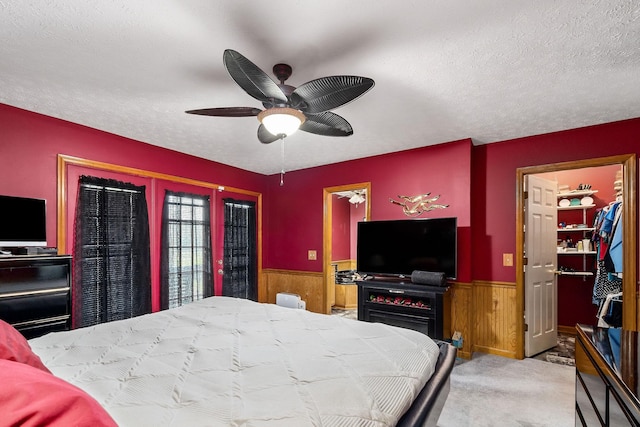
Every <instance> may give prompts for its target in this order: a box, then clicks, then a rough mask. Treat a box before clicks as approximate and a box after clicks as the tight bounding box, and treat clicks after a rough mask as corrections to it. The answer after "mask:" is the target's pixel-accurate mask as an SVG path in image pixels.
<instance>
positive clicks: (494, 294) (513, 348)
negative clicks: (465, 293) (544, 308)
mask: <svg viewBox="0 0 640 427" xmlns="http://www.w3.org/2000/svg"><path fill="white" fill-rule="evenodd" d="M472 307H473V312H474V314H473V319H474V332H473V341H474V343H473V351H479V352H482V353H489V354H496V355H499V356H505V357H510V358H514V359H515V358H517V346H518V337H517V334H516V323H517V321H518V319H517V310H516V284H515V283H509V282H485V281H474V282H473V302H472Z"/></svg>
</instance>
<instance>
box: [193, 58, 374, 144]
mask: <svg viewBox="0 0 640 427" xmlns="http://www.w3.org/2000/svg"><path fill="white" fill-rule="evenodd" d="M223 61H224V65H225V67H226V68H227V71H228V72H229V74H230V75H231V77H232V78H233V80H235V82H236V83H237V84H238V85H239V86H240V87H241V88H242V89H244V91H245V92H247V93H248V94H249V95H251V96H252V97H254V98H255V99H257V100H258V101H261V102H262V105H263V106H264V108H265V109H264V110H261V109H259V108H254V107H220V108H205V109H201V110H189V111H186V113H188V114H198V115H202V116H219V117H250V116H257V117H258V120H259V121H260V126H259V127H258V140H260V142H262V143H263V144H269V143H271V142H274V141H277V140H278V139H283V138H285V137H286V136H288V135H291V134H292V133H293V132H295V131H296V130H298V129H300V130H303V131H305V132H310V133H314V134H316V135H324V136H349V135H352V134H353V128H352V127H351V125H350V124H349V122H347V121H346V120H345V119H344V118H342V117H340V116H339V115H337V114H335V113H332V112H330V111H329V110H332V109H334V108H337V107H340V106H342V105H344V104H346V103H348V102H351V101H353V100H354V99H356V98H358V97H360V96H361V95H363V94H364V93H365V92H367V91H368V90H369V89H371V88H372V87H373V86H374V81H373V80H372V79H370V78H367V77H359V76H330V77H321V78H319V79H315V80H311V81H310V82H307V83H304V84H303V85H301V86H298V87H297V88H296V87H293V86H289V85H287V84H285V81H286V80H287V79H288V78H289V77H290V76H291V72H292V69H291V66H289V65H287V64H276V65H275V66H274V67H273V73H274V74H275V76H276V77H277V78H278V80H279V81H280V83H279V84H278V83H276V82H275V81H274V80H273V79H271V77H269V76H268V75H267V74H266V73H265V72H264V71H262V70H261V69H260V68H258V66H256V65H255V64H254V63H253V62H251V61H249V60H248V59H247V58H245V57H244V56H242V55H241V54H240V53H238V52H236V51H235V50H231V49H227V50H225V51H224V54H223Z"/></svg>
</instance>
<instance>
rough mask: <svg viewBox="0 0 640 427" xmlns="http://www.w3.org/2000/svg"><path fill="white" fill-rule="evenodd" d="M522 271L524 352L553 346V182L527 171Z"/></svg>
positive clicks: (529, 353) (555, 218) (555, 321)
mask: <svg viewBox="0 0 640 427" xmlns="http://www.w3.org/2000/svg"><path fill="white" fill-rule="evenodd" d="M526 178H527V180H526V182H527V184H526V186H527V188H526V191H527V193H528V197H527V200H526V203H525V209H526V212H525V237H524V242H525V244H524V253H525V257H526V258H527V265H526V266H525V274H524V288H525V289H524V295H525V302H524V307H525V313H524V317H525V324H526V325H527V330H526V331H525V340H524V342H525V345H524V351H525V356H526V357H530V356H533V355H535V354H538V353H540V352H542V351H545V350H547V349H549V348H552V347H554V346H556V344H557V340H558V287H557V281H556V274H555V271H556V268H557V267H556V266H557V258H558V255H557V250H556V246H557V237H558V210H557V203H558V197H557V195H556V193H557V182H555V181H550V180H547V179H543V178H539V177H537V176H535V175H527V177H526Z"/></svg>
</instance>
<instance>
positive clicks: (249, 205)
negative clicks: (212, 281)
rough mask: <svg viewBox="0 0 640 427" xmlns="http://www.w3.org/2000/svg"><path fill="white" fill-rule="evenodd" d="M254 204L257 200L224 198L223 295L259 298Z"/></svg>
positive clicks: (251, 298)
mask: <svg viewBox="0 0 640 427" xmlns="http://www.w3.org/2000/svg"><path fill="white" fill-rule="evenodd" d="M255 206H256V204H255V203H254V202H249V201H245V200H234V199H224V275H223V279H222V295H224V296H232V297H237V298H246V299H250V300H254V301H256V300H257V298H258V295H257V294H258V285H257V272H258V266H257V264H258V263H257V259H258V257H257V251H256V236H257V234H256V208H255Z"/></svg>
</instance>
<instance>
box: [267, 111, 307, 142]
mask: <svg viewBox="0 0 640 427" xmlns="http://www.w3.org/2000/svg"><path fill="white" fill-rule="evenodd" d="M305 119H306V118H305V116H304V114H303V113H302V112H301V111H299V110H296V109H294V108H288V107H274V108H268V109H266V110H263V111H261V112H260V113H259V114H258V120H259V121H260V123H262V124H263V125H264V127H265V128H266V129H267V130H268V131H269V132H270V133H272V134H273V135H274V136H278V135H286V136H289V135H291V134H293V133H294V132H295V131H297V130H298V128H299V127H300V125H302V123H304V121H305Z"/></svg>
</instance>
